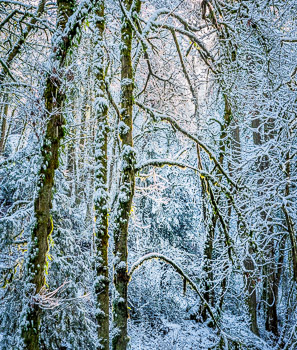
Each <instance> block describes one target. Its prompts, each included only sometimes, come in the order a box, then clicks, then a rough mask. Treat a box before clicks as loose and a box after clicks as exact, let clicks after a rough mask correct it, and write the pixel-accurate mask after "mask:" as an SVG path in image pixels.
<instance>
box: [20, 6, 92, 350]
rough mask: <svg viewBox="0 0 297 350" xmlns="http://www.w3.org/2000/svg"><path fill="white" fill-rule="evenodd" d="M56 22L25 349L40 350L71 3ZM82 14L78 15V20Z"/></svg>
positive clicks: (71, 33) (28, 272)
mask: <svg viewBox="0 0 297 350" xmlns="http://www.w3.org/2000/svg"><path fill="white" fill-rule="evenodd" d="M57 4H58V20H57V29H56V38H55V40H53V42H54V43H55V44H54V45H55V46H54V47H53V49H52V50H53V60H52V72H51V74H48V76H47V79H46V86H45V91H44V101H45V108H46V111H47V117H48V123H47V128H46V133H45V137H44V142H43V146H42V149H41V168H40V172H39V184H38V194H37V197H36V199H35V202H34V214H35V220H36V222H35V226H34V228H33V230H32V234H31V243H30V245H29V247H28V259H27V263H26V269H25V279H26V284H25V290H24V294H25V299H26V300H27V302H25V303H24V307H23V312H22V317H21V338H22V341H23V347H24V348H25V349H27V350H37V349H39V334H40V330H39V324H40V314H41V309H40V307H39V304H38V299H39V297H40V293H41V292H42V289H43V288H44V286H45V272H46V269H47V252H48V249H49V244H48V237H49V235H50V234H51V232H52V230H53V223H52V220H51V215H50V210H51V207H52V196H53V187H54V175H55V170H56V169H57V168H58V165H59V150H60V145H61V140H62V138H63V136H64V124H65V120H64V117H63V113H62V110H63V104H64V101H65V94H64V92H63V91H62V68H63V67H64V66H65V61H66V56H67V52H68V50H69V48H70V47H71V42H72V39H73V37H74V36H75V35H76V32H77V29H78V27H79V25H80V23H81V22H79V21H76V22H73V23H74V24H73V26H72V27H70V28H69V30H68V36H67V37H66V36H65V33H64V32H63V31H64V30H65V28H66V25H67V22H68V19H69V17H71V16H72V15H73V13H74V7H75V1H74V0H58V1H57ZM85 15H86V13H84V14H83V15H80V16H78V18H79V19H80V21H82V20H83V18H84V16H85Z"/></svg>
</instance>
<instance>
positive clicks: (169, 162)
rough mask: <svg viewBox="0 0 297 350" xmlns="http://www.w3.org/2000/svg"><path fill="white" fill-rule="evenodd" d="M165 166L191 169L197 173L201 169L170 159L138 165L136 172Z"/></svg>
mask: <svg viewBox="0 0 297 350" xmlns="http://www.w3.org/2000/svg"><path fill="white" fill-rule="evenodd" d="M165 165H169V166H176V167H178V168H181V169H191V170H194V171H196V172H197V171H199V169H197V168H195V167H192V166H191V165H189V164H185V163H182V162H177V161H175V160H170V159H149V160H147V161H144V162H141V163H138V164H136V165H135V171H139V170H142V169H143V168H145V167H147V166H156V167H163V166H165Z"/></svg>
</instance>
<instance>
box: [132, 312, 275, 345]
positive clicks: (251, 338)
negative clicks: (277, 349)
mask: <svg viewBox="0 0 297 350" xmlns="http://www.w3.org/2000/svg"><path fill="white" fill-rule="evenodd" d="M224 324H225V330H226V332H228V334H229V335H231V336H232V338H233V339H239V340H240V342H241V344H242V345H243V347H242V348H244V349H249V350H272V349H273V347H272V346H269V344H267V343H265V342H264V341H262V340H261V339H260V338H258V337H256V336H255V335H254V334H253V333H251V332H250V331H249V330H248V328H247V325H246V324H240V323H238V320H235V319H232V318H231V317H228V318H225V319H224ZM129 336H130V349H131V350H209V349H213V348H215V347H216V345H218V343H219V341H220V339H219V337H218V335H217V333H216V332H215V330H214V329H212V328H210V327H207V326H206V325H204V324H201V323H197V322H196V321H192V320H181V322H180V323H172V322H168V321H166V320H165V319H162V324H158V326H156V325H153V324H152V322H144V321H142V322H141V323H136V322H130V324H129Z"/></svg>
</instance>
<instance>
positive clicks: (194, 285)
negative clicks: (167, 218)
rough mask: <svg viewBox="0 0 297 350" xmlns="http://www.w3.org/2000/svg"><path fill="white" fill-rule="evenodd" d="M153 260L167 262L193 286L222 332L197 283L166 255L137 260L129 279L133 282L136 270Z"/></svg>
mask: <svg viewBox="0 0 297 350" xmlns="http://www.w3.org/2000/svg"><path fill="white" fill-rule="evenodd" d="M153 259H159V260H162V261H164V262H166V263H167V264H169V265H170V266H172V267H173V268H174V270H175V271H176V272H177V273H178V274H179V275H180V276H181V277H182V278H183V279H184V280H185V281H186V283H188V284H189V285H190V286H191V288H192V289H193V290H194V291H195V292H196V293H197V294H198V296H199V298H200V299H201V300H202V302H203V304H204V306H205V307H206V309H207V310H208V312H209V315H210V317H211V318H212V320H213V322H214V324H215V325H216V327H217V328H218V329H219V330H220V327H219V325H218V322H217V320H216V318H215V316H214V313H213V311H212V309H211V307H210V305H209V304H208V302H207V301H206V300H205V299H204V297H203V295H202V294H201V293H200V291H199V289H198V287H197V285H196V284H195V282H194V281H193V280H192V279H191V278H190V277H189V276H188V275H187V274H186V273H185V272H184V271H183V270H182V269H181V268H180V267H179V266H178V265H177V264H176V263H175V262H174V261H173V260H171V259H170V258H167V257H166V256H165V255H163V254H159V253H149V254H146V255H144V256H143V257H141V258H140V259H139V260H137V261H136V262H135V263H134V264H133V265H132V266H131V269H130V271H129V274H128V276H129V279H130V280H131V278H132V275H133V273H134V272H135V270H137V269H138V268H139V267H140V266H141V265H142V264H143V263H144V262H145V261H148V260H153Z"/></svg>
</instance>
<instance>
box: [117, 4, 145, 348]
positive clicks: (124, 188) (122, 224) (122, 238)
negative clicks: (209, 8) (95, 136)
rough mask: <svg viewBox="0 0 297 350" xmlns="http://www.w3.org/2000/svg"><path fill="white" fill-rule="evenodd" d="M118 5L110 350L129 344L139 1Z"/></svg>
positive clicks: (125, 346)
mask: <svg viewBox="0 0 297 350" xmlns="http://www.w3.org/2000/svg"><path fill="white" fill-rule="evenodd" d="M132 4H134V5H133V6H134V8H131V6H132ZM120 5H121V8H122V11H123V15H122V27H121V121H120V123H119V136H120V139H121V155H120V157H121V170H120V172H121V174H120V186H119V195H118V201H117V212H116V217H115V229H114V263H113V268H114V287H115V295H114V299H113V326H114V330H113V337H112V349H113V350H125V349H126V348H127V344H128V341H129V339H128V336H127V320H128V305H127V289H128V281H129V278H128V271H127V258H128V249H127V240H128V225H129V217H130V212H131V206H132V200H133V195H134V184H135V175H134V166H135V151H134V148H133V134H132V126H133V120H132V112H133V89H134V73H133V68H132V41H133V29H132V25H131V23H130V22H129V20H128V19H127V17H126V16H125V13H132V16H133V15H134V14H135V12H136V13H137V12H139V11H140V1H134V2H133V1H132V0H121V1H120Z"/></svg>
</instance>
